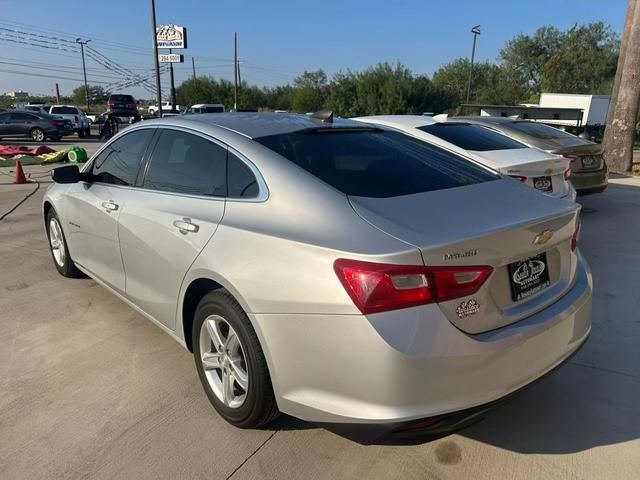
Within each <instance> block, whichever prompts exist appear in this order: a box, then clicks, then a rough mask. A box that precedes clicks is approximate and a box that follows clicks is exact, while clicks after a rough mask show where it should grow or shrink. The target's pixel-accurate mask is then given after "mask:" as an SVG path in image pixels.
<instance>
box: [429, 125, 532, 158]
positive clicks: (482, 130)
mask: <svg viewBox="0 0 640 480" xmlns="http://www.w3.org/2000/svg"><path fill="white" fill-rule="evenodd" d="M418 130H422V131H423V132H426V133H429V134H431V135H434V136H436V137H438V138H441V139H442V140H444V141H446V142H449V143H452V144H454V145H456V146H458V147H460V148H464V149H465V150H471V151H477V152H487V151H491V150H515V149H516V148H527V146H526V145H524V144H522V143H520V142H518V141H516V140H513V139H511V138H509V137H507V136H506V135H502V134H500V133H498V132H495V131H493V130H490V129H488V128H486V127H481V126H480V125H472V124H470V123H434V124H432V125H425V126H424V127H418Z"/></svg>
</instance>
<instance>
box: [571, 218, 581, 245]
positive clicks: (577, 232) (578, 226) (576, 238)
mask: <svg viewBox="0 0 640 480" xmlns="http://www.w3.org/2000/svg"><path fill="white" fill-rule="evenodd" d="M580 232H582V222H581V221H580V220H578V221H577V222H576V229H575V231H574V232H573V235H572V236H571V251H572V252H575V251H576V248H578V241H579V240H580Z"/></svg>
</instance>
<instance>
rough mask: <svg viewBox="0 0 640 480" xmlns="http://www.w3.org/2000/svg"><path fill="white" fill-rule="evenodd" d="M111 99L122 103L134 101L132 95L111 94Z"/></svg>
mask: <svg viewBox="0 0 640 480" xmlns="http://www.w3.org/2000/svg"><path fill="white" fill-rule="evenodd" d="M109 100H111V101H113V102H120V103H134V102H133V97H132V96H131V95H111V96H110V97H109Z"/></svg>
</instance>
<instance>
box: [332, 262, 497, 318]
mask: <svg viewBox="0 0 640 480" xmlns="http://www.w3.org/2000/svg"><path fill="white" fill-rule="evenodd" d="M333 268H334V270H335V272H336V275H337V276H338V279H339V280H340V282H341V283H342V286H343V287H344V288H345V290H346V291H347V293H348V294H349V296H350V297H351V300H353V303H354V304H355V305H356V307H358V310H360V311H361V312H362V313H364V314H369V313H376V312H384V311H388V310H397V309H400V308H408V307H414V306H416V305H424V304H427V303H435V302H441V301H446V300H451V299H453V298H459V297H464V296H467V295H472V294H473V293H475V292H477V291H478V289H479V288H480V287H481V286H482V284H483V283H484V282H485V281H486V280H487V278H489V275H490V274H491V272H492V271H493V269H492V268H491V267H489V266H461V267H423V266H417V265H387V264H382V263H371V262H361V261H358V260H348V259H343V258H341V259H338V260H336V261H335V262H334V265H333Z"/></svg>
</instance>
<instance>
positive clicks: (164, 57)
mask: <svg viewBox="0 0 640 480" xmlns="http://www.w3.org/2000/svg"><path fill="white" fill-rule="evenodd" d="M158 61H159V62H160V63H182V62H184V55H181V54H179V53H161V54H159V55H158Z"/></svg>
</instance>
